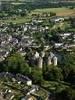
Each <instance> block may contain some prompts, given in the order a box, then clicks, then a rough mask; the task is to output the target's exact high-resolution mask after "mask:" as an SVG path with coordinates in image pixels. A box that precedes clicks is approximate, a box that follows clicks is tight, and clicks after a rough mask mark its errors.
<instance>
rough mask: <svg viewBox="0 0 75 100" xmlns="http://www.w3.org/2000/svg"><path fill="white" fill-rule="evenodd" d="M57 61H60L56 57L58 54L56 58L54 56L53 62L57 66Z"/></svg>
mask: <svg viewBox="0 0 75 100" xmlns="http://www.w3.org/2000/svg"><path fill="white" fill-rule="evenodd" d="M57 61H58V59H57V57H56V56H54V58H53V63H54V66H57Z"/></svg>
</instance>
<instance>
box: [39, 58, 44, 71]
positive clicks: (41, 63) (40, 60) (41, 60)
mask: <svg viewBox="0 0 75 100" xmlns="http://www.w3.org/2000/svg"><path fill="white" fill-rule="evenodd" d="M38 67H39V68H40V69H42V67H43V58H42V57H39V58H38Z"/></svg>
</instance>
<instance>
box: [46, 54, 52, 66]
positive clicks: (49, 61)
mask: <svg viewBox="0 0 75 100" xmlns="http://www.w3.org/2000/svg"><path fill="white" fill-rule="evenodd" d="M51 64H52V62H51V57H50V56H48V61H47V65H51Z"/></svg>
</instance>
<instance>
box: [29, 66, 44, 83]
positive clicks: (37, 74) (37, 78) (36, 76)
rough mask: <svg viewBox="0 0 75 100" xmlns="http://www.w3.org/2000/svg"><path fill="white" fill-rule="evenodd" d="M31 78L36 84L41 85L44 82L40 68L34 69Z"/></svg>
mask: <svg viewBox="0 0 75 100" xmlns="http://www.w3.org/2000/svg"><path fill="white" fill-rule="evenodd" d="M31 78H32V80H33V82H34V83H38V84H41V82H42V81H43V75H42V71H41V70H40V69H38V68H35V69H32V72H31Z"/></svg>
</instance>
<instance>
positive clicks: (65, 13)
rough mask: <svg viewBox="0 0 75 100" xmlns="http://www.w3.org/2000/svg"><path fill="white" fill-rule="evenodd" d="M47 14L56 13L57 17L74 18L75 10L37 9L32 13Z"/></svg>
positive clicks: (64, 8) (63, 8)
mask: <svg viewBox="0 0 75 100" xmlns="http://www.w3.org/2000/svg"><path fill="white" fill-rule="evenodd" d="M47 12H54V13H56V15H57V16H74V15H75V9H70V8H66V7H62V8H44V9H36V10H34V11H32V14H41V13H47Z"/></svg>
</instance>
